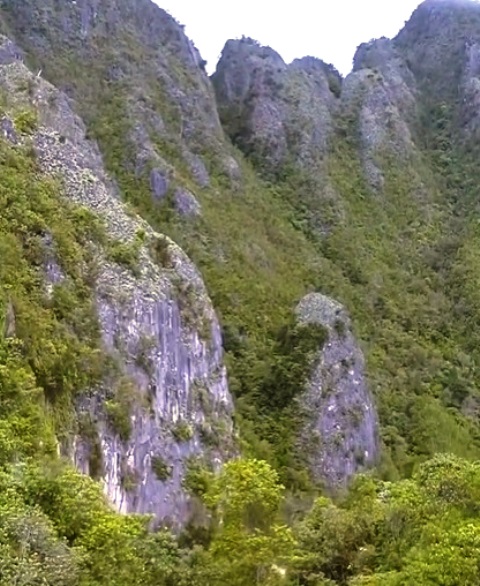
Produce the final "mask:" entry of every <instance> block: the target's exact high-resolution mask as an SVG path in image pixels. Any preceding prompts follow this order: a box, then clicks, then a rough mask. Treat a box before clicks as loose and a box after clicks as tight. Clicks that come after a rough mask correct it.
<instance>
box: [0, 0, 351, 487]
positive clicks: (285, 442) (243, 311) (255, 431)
mask: <svg viewBox="0 0 480 586" xmlns="http://www.w3.org/2000/svg"><path fill="white" fill-rule="evenodd" d="M1 6H2V9H1V11H0V17H1V21H2V22H3V26H4V29H5V30H7V31H9V34H11V35H13V36H14V37H15V39H16V40H17V42H18V44H19V45H21V46H22V48H23V49H24V50H25V55H26V60H27V62H28V63H30V64H31V66H32V67H33V68H34V70H40V69H41V70H42V76H45V77H46V78H48V79H49V80H50V81H52V82H53V83H55V84H56V85H57V86H58V87H60V88H62V89H64V90H65V91H66V92H67V94H68V95H69V96H71V97H72V98H74V102H73V104H74V107H76V108H77V111H78V112H79V113H80V114H81V115H82V116H83V118H84V119H85V121H86V123H87V126H88V134H89V136H91V137H94V138H97V139H98V141H99V144H100V148H101V149H102V152H103V155H104V159H105V163H106V165H107V168H108V170H109V171H110V172H111V173H112V174H113V176H114V177H115V178H116V179H117V181H118V185H119V188H120V193H121V196H122V197H123V198H124V199H125V200H126V201H128V202H129V203H131V204H133V205H134V207H135V209H136V210H137V211H138V212H140V213H141V214H142V215H143V216H144V217H145V218H146V219H147V220H148V221H149V222H150V223H151V224H152V225H153V226H154V227H155V228H156V229H158V230H160V231H161V232H164V233H166V234H168V235H169V236H171V237H172V238H173V239H174V240H175V241H176V242H178V243H179V244H180V245H181V246H182V247H184V248H185V250H186V251H187V252H188V253H189V255H190V256H191V257H192V258H193V260H194V261H195V262H196V264H197V266H198V267H199V269H200V270H201V272H202V274H203V276H204V278H205V280H206V283H207V287H208V289H209V292H210V294H211V296H212V299H213V302H214V305H215V308H216V309H217V311H219V313H220V317H221V321H222V326H223V339H224V346H225V349H226V351H227V362H228V366H229V372H230V387H231V389H232V390H233V392H234V394H235V395H236V397H237V399H238V401H237V403H238V404H237V418H238V420H239V422H240V428H241V432H242V438H243V441H244V443H245V445H246V449H247V450H250V451H253V453H255V454H257V455H262V456H263V457H266V458H268V459H269V460H271V461H273V462H275V464H276V465H277V466H278V468H279V469H280V470H281V472H282V475H283V478H284V480H285V481H286V482H287V483H288V484H290V485H291V486H298V487H302V488H305V487H307V486H309V485H310V483H309V481H308V474H306V471H305V467H304V465H303V464H302V459H301V458H299V457H298V453H297V449H296V445H297V438H298V434H299V432H300V430H301V427H302V423H301V421H300V420H299V418H298V413H297V406H296V404H295V401H294V400H293V399H294V397H295V395H296V394H298V393H299V392H301V391H302V388H303V385H304V383H306V381H307V378H308V374H309V372H310V368H311V364H310V359H309V357H310V354H311V352H313V351H314V350H315V351H317V350H318V348H319V344H320V342H321V340H322V339H323V334H322V332H317V331H316V330H315V328H309V327H305V328H299V327H298V326H297V325H296V323H295V315H294V310H295V306H296V304H297V303H298V302H299V300H300V299H301V298H302V296H303V295H305V293H307V292H309V291H313V290H315V289H317V288H318V275H319V274H325V273H326V272H330V273H335V271H336V269H335V268H334V267H333V266H329V264H330V263H328V261H325V260H324V259H321V258H319V257H318V251H317V250H316V247H315V246H313V245H312V243H310V242H309V241H308V239H307V237H306V235H305V233H304V232H303V224H304V219H303V217H302V216H301V215H299V214H297V213H296V212H295V206H294V205H293V202H292V199H293V198H292V197H291V195H292V194H290V192H289V190H288V189H287V188H283V187H282V191H281V192H279V191H278V190H277V188H276V187H275V186H273V185H272V184H265V183H263V182H262V181H261V180H259V179H258V177H257V176H256V175H255V173H254V172H253V170H252V168H251V166H250V165H249V164H248V163H246V162H245V161H244V160H243V158H242V156H241V155H240V154H239V153H238V151H236V150H235V149H234V148H233V147H232V146H231V144H230V143H229V141H228V140H226V139H225V137H224V136H223V130H222V128H221V126H220V124H219V120H218V116H217V114H216V105H215V101H214V99H213V90H212V88H211V85H210V81H209V80H208V78H207V76H206V74H205V72H204V71H203V70H202V61H201V59H200V57H199V55H198V52H197V51H196V49H195V48H194V47H193V45H192V44H191V43H190V41H188V39H186V37H185V36H184V34H183V31H182V28H181V26H180V25H179V24H178V23H176V22H175V21H174V20H173V19H172V18H171V17H170V16H169V15H167V14H166V13H165V12H163V11H162V10H161V9H159V8H158V7H156V6H155V5H153V4H152V3H151V2H150V1H147V0H137V1H136V2H131V1H130V2H126V1H120V0H109V2H107V3H102V4H101V5H100V4H97V3H95V2H92V1H91V0H90V1H85V2H77V3H76V4H70V3H69V4H62V5H57V4H56V3H54V2H49V3H42V4H39V3H38V1H35V0H28V2H27V3H25V4H23V5H22V7H21V9H20V10H17V5H16V3H13V2H10V1H5V2H2V5H1ZM297 81H298V83H299V84H300V85H299V86H298V87H301V88H302V89H301V92H300V94H302V95H301V96H300V98H301V99H302V100H303V106H302V112H301V113H300V117H303V118H302V120H303V119H305V121H306V122H309V123H310V122H314V123H315V125H316V126H315V127H316V129H317V131H316V134H315V137H314V140H313V142H312V141H310V138H309V133H308V128H307V127H306V128H305V132H303V134H302V135H301V136H299V138H298V140H297V139H296V138H295V137H294V136H292V132H293V133H295V132H296V131H295V127H296V121H297V118H298V117H297V116H294V117H293V118H291V119H289V120H286V121H285V124H286V128H287V127H288V128H287V130H286V140H288V141H289V143H290V144H291V145H292V146H291V147H290V146H289V148H291V149H292V150H291V152H292V156H293V157H294V158H297V159H298V160H299V161H303V164H304V165H305V166H306V167H308V166H309V165H310V163H312V162H314V159H317V158H318V159H319V160H320V161H321V156H320V157H319V154H318V153H317V151H316V149H317V147H321V146H322V145H324V146H325V144H326V136H327V134H328V133H327V132H324V129H323V118H321V120H319V121H317V122H315V117H316V116H320V114H321V115H322V116H330V114H329V108H330V106H329V107H328V108H325V107H324V105H323V102H322V100H321V97H322V96H328V97H329V100H331V102H332V107H333V104H334V103H335V101H336V100H337V98H336V97H335V93H336V94H337V95H338V84H339V81H340V80H339V77H338V74H336V73H335V72H334V71H333V70H331V69H329V68H328V67H327V66H324V65H323V64H322V63H321V62H317V61H315V60H310V59H306V60H300V61H299V62H298V63H296V64H295V66H293V67H292V69H291V73H290V74H289V80H288V83H287V86H288V88H290V89H289V90H288V91H290V92H293V93H298V91H297V88H296V83H297ZM330 86H331V88H332V89H330ZM310 92H314V94H315V96H316V98H315V102H314V105H313V107H311V106H310V103H309V100H310V97H309V96H310ZM302 96H303V97H302ZM287 135H288V136H287ZM322 148H323V147H322ZM289 156H290V155H289ZM325 264H326V266H324V265H325ZM289 345H290V346H289ZM280 363H281V364H280ZM282 389H284V392H283V390H282ZM326 480H327V482H328V479H326Z"/></svg>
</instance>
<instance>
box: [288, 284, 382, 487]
mask: <svg viewBox="0 0 480 586" xmlns="http://www.w3.org/2000/svg"><path fill="white" fill-rule="evenodd" d="M297 316H298V320H299V322H300V323H301V324H319V325H321V326H323V327H325V328H326V329H327V331H328V339H327V342H326V343H325V345H324V346H323V348H322V349H321V351H320V352H319V354H318V356H317V358H316V360H315V367H314V370H313V373H312V375H311V378H310V381H309V383H308V385H307V389H306V391H305V393H304V394H303V396H302V397H301V398H300V405H301V409H302V412H303V413H304V421H305V425H304V427H303V429H302V433H301V438H300V444H301V447H302V453H306V454H307V459H308V463H309V466H310V470H311V472H312V475H313V477H314V478H315V479H316V480H317V481H318V482H323V483H324V484H325V485H326V486H327V487H328V488H329V489H333V490H335V489H338V488H339V487H341V486H343V485H344V484H345V482H347V481H348V479H349V478H351V477H352V476H353V475H354V474H355V473H356V472H358V471H359V470H362V469H365V468H366V467H369V466H372V465H373V464H374V463H375V462H376V460H377V458H378V455H379V440H378V418H377V413H376V409H375V405H374V402H373V399H372V396H371V394H370V391H369V389H368V382H367V379H366V374H365V363H364V358H363V354H362V351H361V349H360V347H359V344H358V342H357V341H356V339H355V337H354V335H353V333H352V331H351V324H350V319H349V317H348V314H347V312H346V310H345V308H344V307H343V306H342V305H340V304H339V303H337V302H336V301H334V300H333V299H330V298H329V297H325V296H324V295H321V294H319V293H312V294H309V295H307V296H306V297H304V298H303V299H302V301H301V302H300V304H299V305H298V307H297Z"/></svg>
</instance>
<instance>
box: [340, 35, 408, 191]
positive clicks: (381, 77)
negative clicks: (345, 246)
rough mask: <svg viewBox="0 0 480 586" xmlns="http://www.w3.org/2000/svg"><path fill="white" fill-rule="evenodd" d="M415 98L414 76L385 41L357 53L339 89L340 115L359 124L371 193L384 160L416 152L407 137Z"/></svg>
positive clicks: (379, 181)
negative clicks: (352, 68) (351, 70)
mask: <svg viewBox="0 0 480 586" xmlns="http://www.w3.org/2000/svg"><path fill="white" fill-rule="evenodd" d="M415 96H416V87H415V81H414V78H413V74H412V72H411V71H410V70H409V69H408V67H407V65H406V64H405V62H404V60H403V59H402V58H401V56H400V55H399V53H398V52H397V51H396V49H395V48H394V46H393V44H392V42H391V41H390V40H389V39H378V40H376V41H372V42H370V43H365V44H363V45H361V46H360V47H359V48H358V50H357V53H356V55H355V58H354V70H353V72H352V73H351V74H350V75H348V76H347V78H346V79H345V83H344V86H343V91H342V111H343V114H344V115H352V114H353V115H354V116H355V117H356V118H357V119H358V124H359V138H360V157H361V160H362V163H363V168H364V172H365V176H366V179H367V181H368V183H369V185H370V186H371V187H372V188H373V189H374V190H375V191H381V190H382V188H383V184H384V177H383V169H382V167H383V165H384V164H385V160H384V159H385V157H386V156H393V157H395V159H397V160H398V159H400V160H402V159H403V160H405V161H406V160H407V159H408V158H409V157H411V156H413V155H414V154H415V153H416V148H415V145H414V141H413V138H412V133H411V124H412V123H413V122H414V121H415V119H416V116H417V113H416V104H417V102H416V97H415ZM382 159H383V160H382Z"/></svg>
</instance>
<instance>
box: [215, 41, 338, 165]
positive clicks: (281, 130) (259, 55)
mask: <svg viewBox="0 0 480 586" xmlns="http://www.w3.org/2000/svg"><path fill="white" fill-rule="evenodd" d="M212 81H213V85H214V88H215V93H216V96H217V103H218V107H219V113H220V118H221V120H222V122H223V124H224V128H225V129H226V131H227V133H228V134H229V136H230V137H231V138H232V140H233V142H234V143H237V144H238V145H239V146H240V147H241V148H242V150H244V151H245V152H247V153H248V154H250V155H252V156H253V157H254V158H255V160H256V161H257V162H258V163H259V165H261V167H262V169H263V170H264V171H265V172H267V173H275V172H278V171H279V170H280V169H281V167H282V166H284V165H285V164H286V163H295V164H298V165H300V166H302V167H306V166H308V165H311V164H313V163H315V162H318V161H319V160H321V159H322V156H323V155H324V153H325V150H326V145H327V138H328V135H329V133H330V129H331V110H332V109H333V108H334V105H335V102H336V99H337V96H338V93H339V88H340V86H341V77H340V75H339V74H338V73H337V72H336V71H335V70H334V69H333V68H331V67H329V66H327V65H326V64H325V63H323V62H322V61H320V60H318V59H314V58H313V57H307V58H305V59H299V60H296V61H294V62H293V63H292V64H291V65H289V66H287V65H286V64H285V63H284V61H283V60H282V58H281V57H280V55H278V53H276V52H275V51H273V50H272V49H270V48H269V47H263V46H260V45H259V44H258V43H256V42H255V41H253V40H252V39H247V38H244V39H241V40H237V41H228V42H227V44H226V45H225V48H224V49H223V52H222V56H221V59H220V62H219V63H218V66H217V70H216V72H215V74H214V75H213V77H212Z"/></svg>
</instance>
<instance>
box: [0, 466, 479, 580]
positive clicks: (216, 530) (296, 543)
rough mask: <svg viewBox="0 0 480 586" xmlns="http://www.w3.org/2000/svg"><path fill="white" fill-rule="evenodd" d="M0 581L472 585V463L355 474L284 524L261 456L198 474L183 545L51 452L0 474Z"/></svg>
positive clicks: (272, 476)
mask: <svg viewBox="0 0 480 586" xmlns="http://www.w3.org/2000/svg"><path fill="white" fill-rule="evenodd" d="M0 488H1V490H0V560H1V562H2V566H1V567H2V572H1V574H0V584H1V585H2V586H4V585H5V586H7V585H9V586H10V585H11V584H29V585H30V584H32V585H37V584H38V585H40V584H49V585H52V586H131V585H133V586H135V585H138V586H150V585H151V586H162V585H165V586H173V585H175V586H182V585H185V586H187V585H189V586H217V585H218V586H223V585H225V584H231V585H232V586H252V585H258V586H260V585H261V586H266V585H268V586H335V585H337V586H347V585H348V586H359V585H363V586H367V585H368V586H374V585H375V586H408V585H412V586H413V585H416V584H422V585H425V586H428V585H432V586H433V585H435V586H437V585H440V586H457V585H462V586H475V585H476V584H478V581H479V579H480V569H479V567H478V555H479V554H480V515H479V507H478V500H479V491H480V468H479V465H478V464H477V463H476V464H472V463H469V462H467V461H465V460H461V459H458V458H455V457H452V456H439V457H436V458H435V459H433V460H431V461H429V462H427V463H425V464H423V465H422V466H421V467H420V468H419V469H418V471H417V472H416V473H415V474H414V475H413V476H412V478H411V479H409V480H403V481H400V482H396V483H390V482H381V481H375V480H373V479H372V478H370V477H368V476H361V477H358V478H357V479H356V481H355V483H354V485H353V486H352V488H351V491H350V493H349V495H348V497H346V498H344V499H343V500H341V501H339V502H337V503H336V504H334V503H332V502H331V501H330V500H328V499H326V498H323V497H322V498H319V499H317V500H316V501H315V503H314V505H313V507H312V509H311V511H310V512H309V513H308V514H307V515H306V516H305V517H304V518H303V519H301V520H300V521H297V522H296V523H294V524H293V527H290V528H289V527H287V526H286V525H285V524H284V523H282V520H281V517H280V516H279V511H280V509H281V508H282V506H283V505H284V503H283V497H282V494H283V487H282V486H281V485H280V484H279V481H278V474H277V473H276V472H275V471H274V470H273V469H272V468H271V467H270V466H269V465H268V464H266V463H265V462H261V461H258V460H236V461H233V462H231V463H229V464H227V465H226V466H225V468H224V470H223V471H222V473H221V474H220V475H219V476H217V477H215V478H213V477H211V478H210V479H209V484H208V488H207V490H206V492H205V494H204V496H203V500H204V503H205V505H206V506H207V508H208V510H209V511H210V514H211V518H212V529H211V530H210V533H209V535H208V536H207V537H205V536H204V538H203V540H202V541H203V543H202V545H196V546H195V547H194V548H191V542H190V539H189V538H188V536H186V535H185V536H183V537H181V538H180V539H179V540H178V539H175V538H174V537H172V536H171V535H170V534H168V533H167V532H163V531H160V532H157V533H150V532H149V531H148V518H143V517H135V516H121V515H117V514H115V513H113V512H112V511H111V510H110V508H109V507H108V505H107V504H106V503H105V501H104V498H103V496H102V494H101V492H100V488H99V486H98V485H97V484H96V483H95V482H94V481H93V480H91V479H89V478H86V477H84V476H81V475H80V474H78V473H75V472H73V471H72V470H70V469H68V468H66V467H64V466H62V465H60V464H58V462H57V463H54V462H51V461H50V462H45V465H42V466H39V465H38V464H28V465H19V464H17V465H15V466H13V467H9V468H7V469H3V470H2V472H1V473H0Z"/></svg>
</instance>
